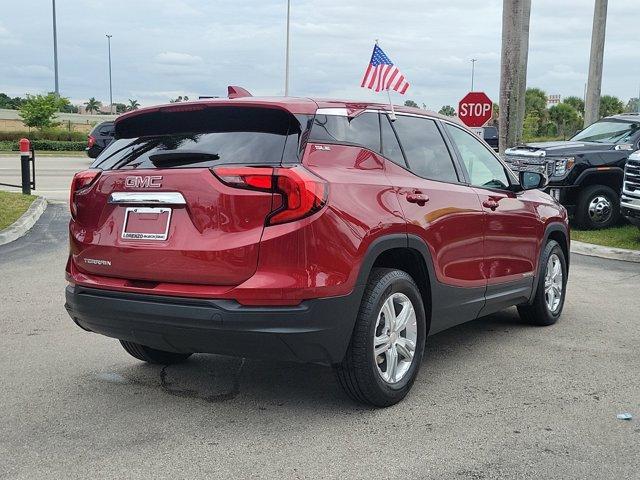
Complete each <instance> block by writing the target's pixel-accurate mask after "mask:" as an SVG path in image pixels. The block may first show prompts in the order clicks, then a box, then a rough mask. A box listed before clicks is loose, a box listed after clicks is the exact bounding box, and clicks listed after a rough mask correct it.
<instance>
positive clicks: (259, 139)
mask: <svg viewBox="0 0 640 480" xmlns="http://www.w3.org/2000/svg"><path fill="white" fill-rule="evenodd" d="M187 108H188V107H187V106H185V109H187ZM308 120H309V119H308V118H307V117H306V116H294V115H292V114H290V113H288V112H285V111H284V110H278V109H269V108H254V107H212V108H204V109H198V110H188V111H173V112H166V111H165V112H151V113H147V114H143V115H140V116H135V117H132V118H129V119H125V120H123V121H121V122H118V123H117V124H116V140H115V141H114V142H112V143H111V144H110V145H109V146H108V147H107V148H106V149H105V150H104V151H103V152H102V153H101V154H100V156H99V157H98V158H97V159H96V161H95V162H94V163H93V165H92V167H93V168H101V169H103V170H117V169H135V168H196V167H212V166H215V165H221V164H247V165H279V164H282V163H297V162H298V161H299V155H300V149H301V148H302V147H303V145H302V143H303V139H304V138H305V135H303V133H304V131H305V130H306V128H307V123H308Z"/></svg>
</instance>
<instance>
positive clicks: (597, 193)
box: [576, 185, 620, 230]
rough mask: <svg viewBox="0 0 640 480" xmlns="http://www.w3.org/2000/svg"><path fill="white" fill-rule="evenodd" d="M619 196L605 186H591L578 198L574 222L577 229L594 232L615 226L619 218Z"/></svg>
mask: <svg viewBox="0 0 640 480" xmlns="http://www.w3.org/2000/svg"><path fill="white" fill-rule="evenodd" d="M618 197H619V195H618V194H617V193H616V192H615V191H613V189H612V188H610V187H607V186H606V185H591V186H589V187H587V188H585V189H584V190H583V191H582V193H580V196H579V197H578V205H577V209H576V222H577V224H578V226H579V227H581V228H585V229H589V230H594V229H600V228H608V227H610V226H612V225H615V224H616V223H617V222H618V220H619V218H620V199H619V198H618Z"/></svg>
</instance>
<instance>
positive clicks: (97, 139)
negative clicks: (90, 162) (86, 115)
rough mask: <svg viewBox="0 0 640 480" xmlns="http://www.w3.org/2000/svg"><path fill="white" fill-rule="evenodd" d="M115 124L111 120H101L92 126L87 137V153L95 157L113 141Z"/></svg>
mask: <svg viewBox="0 0 640 480" xmlns="http://www.w3.org/2000/svg"><path fill="white" fill-rule="evenodd" d="M115 132H116V130H115V126H114V123H113V122H102V123H99V124H98V125H96V126H95V127H93V130H91V133H90V134H89V137H88V138H87V148H86V149H85V150H86V152H87V155H89V157H91V158H96V157H97V156H98V155H100V153H101V152H102V151H103V150H104V149H105V148H106V147H107V145H109V144H110V143H111V142H112V141H113V137H114V136H115Z"/></svg>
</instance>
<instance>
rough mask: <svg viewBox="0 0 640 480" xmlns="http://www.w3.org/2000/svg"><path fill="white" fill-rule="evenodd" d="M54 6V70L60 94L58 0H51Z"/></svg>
mask: <svg viewBox="0 0 640 480" xmlns="http://www.w3.org/2000/svg"><path fill="white" fill-rule="evenodd" d="M51 4H52V7H53V71H54V75H55V82H56V83H55V85H56V95H57V96H60V87H59V85H58V33H57V31H56V0H51Z"/></svg>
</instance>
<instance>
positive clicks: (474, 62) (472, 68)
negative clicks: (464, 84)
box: [471, 58, 478, 92]
mask: <svg viewBox="0 0 640 480" xmlns="http://www.w3.org/2000/svg"><path fill="white" fill-rule="evenodd" d="M477 61H478V59H477V58H472V59H471V91H472V92H473V76H474V74H475V70H476V62H477Z"/></svg>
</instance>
